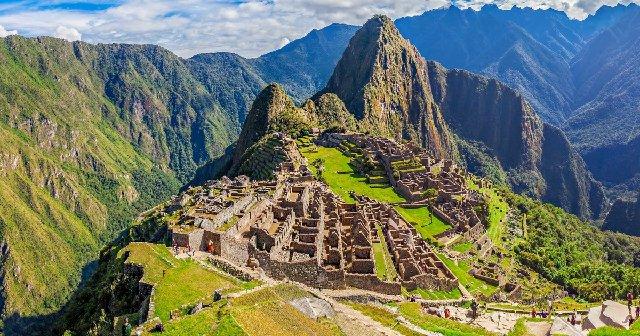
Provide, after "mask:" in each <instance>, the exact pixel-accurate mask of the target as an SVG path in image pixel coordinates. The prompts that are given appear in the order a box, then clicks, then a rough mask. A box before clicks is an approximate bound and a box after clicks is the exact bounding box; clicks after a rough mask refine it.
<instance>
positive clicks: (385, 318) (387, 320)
mask: <svg viewBox="0 0 640 336" xmlns="http://www.w3.org/2000/svg"><path fill="white" fill-rule="evenodd" d="M345 303H346V304H347V305H349V306H350V307H351V308H353V309H355V310H358V311H360V312H361V313H363V314H364V315H367V316H369V317H371V318H372V319H373V320H375V321H377V322H379V323H380V324H382V325H384V326H386V327H388V328H391V329H393V330H394V331H396V332H398V333H400V334H402V335H407V336H418V335H421V334H419V333H417V332H415V331H413V330H411V329H409V328H407V327H405V326H404V325H402V324H400V323H399V322H398V320H396V315H394V314H393V313H391V312H389V311H387V310H386V309H384V308H382V307H376V306H372V305H368V304H362V303H356V302H345Z"/></svg>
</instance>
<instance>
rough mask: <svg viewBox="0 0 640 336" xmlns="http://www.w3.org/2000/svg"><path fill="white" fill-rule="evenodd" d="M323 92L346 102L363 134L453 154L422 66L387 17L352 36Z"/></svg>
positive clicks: (371, 23)
mask: <svg viewBox="0 0 640 336" xmlns="http://www.w3.org/2000/svg"><path fill="white" fill-rule="evenodd" d="M322 93H335V94H336V95H337V96H338V97H339V98H340V99H341V100H342V101H344V103H345V106H346V107H347V109H348V110H349V111H350V112H351V113H353V114H354V115H355V117H356V118H357V119H358V120H359V122H360V127H361V128H362V129H363V130H367V131H370V132H371V133H372V134H377V135H383V136H387V137H395V138H398V139H407V140H411V141H414V142H416V143H419V144H421V145H422V146H423V147H424V148H427V149H429V151H430V152H431V153H432V154H434V155H435V156H437V157H449V158H450V157H453V155H454V144H453V139H452V137H451V134H450V132H449V129H448V127H447V126H446V124H445V122H444V119H443V117H442V114H441V111H440V110H439V108H438V107H437V106H436V104H435V102H434V100H433V95H432V93H431V88H430V86H429V83H428V76H427V67H426V63H425V61H424V59H423V58H422V57H420V55H419V54H418V52H417V50H416V49H415V48H414V47H413V46H412V45H411V44H410V43H409V42H408V41H407V40H405V39H403V38H402V37H401V36H400V34H399V32H398V30H397V29H396V28H395V26H394V25H393V23H392V22H391V20H390V19H389V18H387V17H384V16H377V17H375V18H374V19H371V20H369V21H367V23H365V25H364V26H363V27H362V28H360V29H359V30H358V32H356V34H355V35H354V36H353V37H352V38H351V40H350V41H349V46H348V47H347V49H346V50H345V51H344V53H343V56H342V58H341V59H340V61H339V62H338V65H337V66H336V68H335V70H334V72H333V75H332V76H331V78H330V79H329V82H328V83H327V86H326V87H325V89H324V90H322V91H321V92H320V94H322Z"/></svg>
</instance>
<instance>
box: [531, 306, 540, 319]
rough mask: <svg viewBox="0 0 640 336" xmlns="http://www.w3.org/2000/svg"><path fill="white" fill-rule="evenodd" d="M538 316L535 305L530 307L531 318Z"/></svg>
mask: <svg viewBox="0 0 640 336" xmlns="http://www.w3.org/2000/svg"><path fill="white" fill-rule="evenodd" d="M537 316H538V312H536V307H533V308H531V318H536V317H537Z"/></svg>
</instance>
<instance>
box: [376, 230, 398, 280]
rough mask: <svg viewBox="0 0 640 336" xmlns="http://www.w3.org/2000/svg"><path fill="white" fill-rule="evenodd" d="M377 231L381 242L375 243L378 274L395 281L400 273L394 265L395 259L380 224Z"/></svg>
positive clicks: (379, 276)
mask: <svg viewBox="0 0 640 336" xmlns="http://www.w3.org/2000/svg"><path fill="white" fill-rule="evenodd" d="M377 233H378V237H379V239H380V242H377V243H373V261H374V263H375V267H376V275H377V276H378V278H380V279H382V280H386V281H394V280H395V279H396V277H397V276H398V273H397V272H396V268H395V266H394V265H393V260H392V259H391V254H390V253H389V249H388V248H387V242H386V240H385V237H384V234H383V233H382V228H381V227H380V226H377Z"/></svg>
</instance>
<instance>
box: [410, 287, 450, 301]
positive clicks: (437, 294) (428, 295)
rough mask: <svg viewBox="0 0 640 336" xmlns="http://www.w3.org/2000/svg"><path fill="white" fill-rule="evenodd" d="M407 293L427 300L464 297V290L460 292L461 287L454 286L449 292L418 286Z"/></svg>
mask: <svg viewBox="0 0 640 336" xmlns="http://www.w3.org/2000/svg"><path fill="white" fill-rule="evenodd" d="M407 294H411V295H418V296H420V297H421V298H423V299H426V300H453V299H459V298H461V297H462V292H460V289H458V288H454V289H453V290H451V291H449V292H445V291H430V290H424V289H422V288H418V289H416V290H413V291H411V292H409V293H407Z"/></svg>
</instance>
